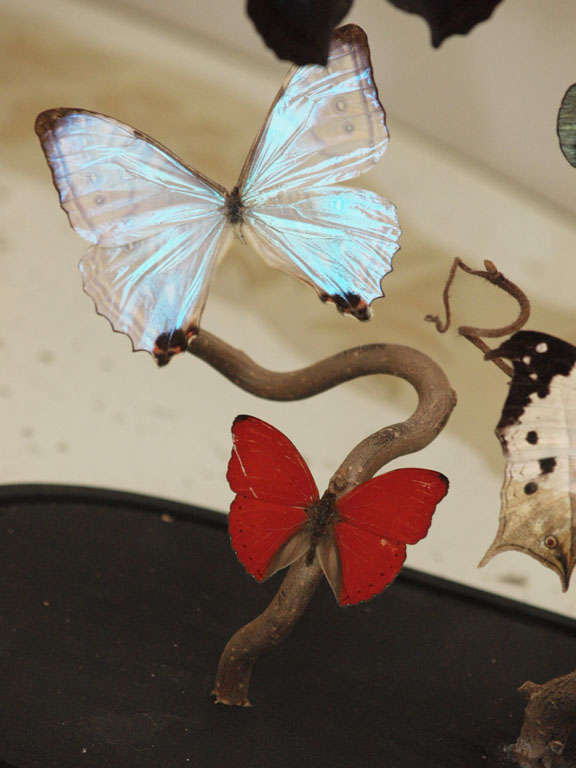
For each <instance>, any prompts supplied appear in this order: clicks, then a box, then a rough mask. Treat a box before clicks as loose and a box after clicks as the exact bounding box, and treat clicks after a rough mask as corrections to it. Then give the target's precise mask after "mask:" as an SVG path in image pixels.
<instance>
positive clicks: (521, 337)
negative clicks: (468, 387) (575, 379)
mask: <svg viewBox="0 0 576 768" xmlns="http://www.w3.org/2000/svg"><path fill="white" fill-rule="evenodd" d="M495 357H503V358H506V359H507V360H511V361H512V364H513V366H514V374H513V376H512V382H511V384H510V391H509V392H508V397H507V398H506V402H505V403H504V409H503V410H502V416H501V417H500V421H499V422H498V426H497V429H502V428H503V427H507V426H509V425H511V424H517V423H518V421H519V419H520V417H521V416H522V414H523V413H524V409H525V408H526V406H527V405H528V403H529V401H530V397H531V396H532V395H534V394H536V395H538V397H539V398H545V397H546V396H547V395H548V394H549V393H550V382H551V381H552V379H553V378H554V377H555V376H569V375H570V373H571V372H572V369H573V367H574V363H575V362H576V347H573V346H572V344H569V343H568V342H566V341H562V339H558V338H556V337H555V336H549V335H548V334H547V333H540V332H538V331H518V333H515V334H514V335H513V336H511V337H510V338H509V339H508V341H505V342H504V343H503V344H502V345H501V346H500V347H498V348H497V349H494V350H492V351H491V352H489V353H488V354H487V355H486V358H487V359H493V358H495ZM530 434H531V433H530V432H529V433H528V435H530ZM536 437H537V436H536ZM526 439H527V440H528V436H527V437H526ZM528 442H531V441H530V440H528Z"/></svg>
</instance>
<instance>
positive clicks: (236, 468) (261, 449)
mask: <svg viewBox="0 0 576 768" xmlns="http://www.w3.org/2000/svg"><path fill="white" fill-rule="evenodd" d="M232 436H233V441H234V446H233V449H232V457H231V459H230V463H229V465H228V474H227V478H228V483H229V484H230V488H231V489H232V490H233V491H234V493H236V498H235V499H234V501H233V502H232V506H231V508H230V520H229V531H230V538H231V540H232V546H233V548H234V550H235V552H236V554H237V555H238V559H239V560H240V562H241V563H242V564H243V565H244V567H245V568H246V570H247V571H248V572H249V573H251V574H252V575H253V576H254V577H255V578H256V579H258V580H259V581H261V580H262V579H265V578H268V577H269V576H271V575H272V574H273V573H275V572H276V571H277V570H279V569H280V568H284V567H285V566H286V565H289V564H290V563H291V562H293V561H294V560H296V559H298V557H301V556H302V555H303V554H305V552H306V551H307V548H308V547H309V544H310V536H309V534H308V533H307V531H306V520H307V518H306V512H305V510H306V507H308V506H310V505H311V504H313V503H314V502H315V501H317V500H318V489H317V488H316V483H315V482H314V479H313V477H312V475H311V474H310V470H309V469H308V466H307V465H306V462H305V461H304V459H303V458H302V456H301V455H300V454H299V453H298V451H297V450H296V448H295V447H294V445H293V444H292V443H291V442H290V440H288V438H287V437H286V436H285V435H283V434H282V433H281V432H280V431H279V430H277V429H275V428H274V427H272V426H271V425H270V424H267V423H266V422H264V421H261V420H260V419H256V418H254V417H253V416H238V417H237V418H236V419H235V421H234V424H233V426H232Z"/></svg>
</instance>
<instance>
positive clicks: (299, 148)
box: [36, 25, 400, 365]
mask: <svg viewBox="0 0 576 768" xmlns="http://www.w3.org/2000/svg"><path fill="white" fill-rule="evenodd" d="M36 132H37V134H38V136H39V138H40V141H41V143H42V148H43V150H44V152H45V154H46V158H47V160H48V163H49V165H50V168H51V170H52V175H53V179H54V184H55V186H56V188H57V190H58V193H59V195H60V202H61V205H62V207H63V209H64V210H65V211H66V213H67V214H68V218H69V220H70V224H71V226H72V227H73V228H74V229H75V230H76V232H78V234H79V235H81V236H82V237H83V238H84V239H85V240H88V241H89V242H90V243H92V247H91V248H90V250H89V251H88V253H87V254H86V255H85V256H84V257H83V258H82V260H81V262H80V271H81V273H82V279H83V284H84V290H85V291H86V293H88V294H89V295H90V296H91V297H92V299H93V300H94V302H95V304H96V310H97V311H98V312H99V313H100V314H101V315H104V316H105V317H107V318H108V320H109V321H110V323H111V324H112V327H113V328H114V330H116V331H121V332H122V333H126V334H127V335H128V336H129V337H130V339H131V340H132V345H133V348H134V349H135V350H147V351H148V352H151V353H153V354H154V356H155V357H156V360H157V362H158V363H159V364H160V365H164V364H166V363H167V362H168V361H169V360H170V358H171V357H172V355H174V354H176V353H177V352H182V351H184V350H185V349H186V346H187V344H188V342H189V341H190V340H191V339H192V338H193V337H194V336H195V335H197V333H198V325H199V322H200V317H201V315H202V311H203V309H204V304H205V302H206V298H207V293H208V287H209V283H210V279H211V277H212V274H213V272H214V269H215V267H216V265H217V263H218V261H219V260H220V258H221V257H222V256H223V255H224V252H225V250H226V248H227V246H228V245H229V243H230V240H231V237H232V234H233V233H234V231H235V230H236V231H237V232H238V233H239V234H240V236H242V235H245V236H246V238H247V239H248V240H249V241H250V242H251V243H252V244H253V245H254V246H255V247H256V249H257V250H258V251H259V252H260V253H261V255H262V256H263V257H264V259H265V260H266V261H267V262H268V263H269V264H270V265H271V266H274V267H277V268H279V269H281V270H283V271H284V272H287V273H288V274H290V275H293V276H294V277H297V278H298V279H300V280H302V281H304V282H305V283H308V284H309V285H311V286H312V287H313V288H315V290H316V291H317V292H318V294H319V296H320V298H321V299H322V300H323V301H332V302H334V303H335V304H336V307H337V308H338V309H339V310H340V311H341V312H346V313H350V314H352V315H354V316H355V317H357V318H359V319H360V320H367V319H368V318H369V316H370V314H369V309H368V306H369V304H370V303H371V302H372V301H373V300H374V299H375V298H377V297H379V296H381V295H382V291H381V288H380V281H381V279H382V277H384V275H386V274H387V273H388V272H389V271H390V269H391V260H392V256H393V255H394V253H395V252H396V250H397V249H398V243H397V241H398V238H399V236H400V229H399V228H398V224H397V217H396V211H395V209H394V206H393V205H392V204H391V203H389V202H387V201H386V200H384V199H382V198H381V197H379V196H378V195H376V194H375V193H373V192H369V191H367V190H361V189H349V188H345V187H339V186H332V185H333V184H334V183H335V182H339V181H343V180H344V179H349V178H353V177H355V176H358V175H360V174H362V173H364V172H365V171H367V170H369V169H370V168H371V167H372V166H373V165H374V164H375V163H376V162H377V160H378V159H379V158H380V157H381V155H382V153H383V152H384V150H385V149H386V145H387V143H388V133H387V130H386V122H385V113H384V109H383V108H382V105H381V104H380V101H379V99H378V92H377V89H376V86H375V84H374V81H373V77H372V67H371V63H370V51H369V48H368V42H367V39H366V35H365V33H364V32H363V30H361V29H360V28H359V27H357V26H354V25H347V26H345V27H341V28H340V29H338V30H336V31H335V32H334V34H333V36H332V41H331V47H330V55H329V59H328V64H327V66H326V67H321V66H305V67H293V68H292V69H291V70H290V72H289V74H288V77H287V78H286V80H285V82H284V84H283V86H282V88H281V89H280V91H279V93H278V95H277V96H276V99H275V100H274V102H273V104H272V107H271V108H270V111H269V113H268V117H267V119H266V122H265V123H264V126H263V128H262V130H261V131H260V133H259V135H258V136H257V137H256V140H255V141H254V143H253V145H252V148H251V150H250V152H249V153H248V157H247V158H246V161H245V163H244V166H243V168H242V171H241V173H240V178H239V179H238V184H237V185H236V186H235V187H234V189H233V190H232V192H227V191H226V190H225V189H224V187H222V186H220V185H219V184H217V183H215V182H213V181H210V179H207V178H206V177H205V176H203V175H202V174H201V173H199V172H198V171H195V170H193V169H192V168H188V167H187V166H186V165H184V163H182V162H181V161H180V160H179V159H178V158H177V157H176V156H175V155H173V154H172V153H171V152H169V151H168V150H167V149H166V148H165V147H163V146H162V145H161V144H159V143H158V142H156V141H154V140H153V139H151V138H149V137H148V136H145V135H144V134H143V133H141V132H140V131H137V130H135V129H134V128H131V127H130V126H128V125H124V124H123V123H120V122H118V121H117V120H114V119H113V118H110V117H106V116H105V115H100V114H96V113H93V112H89V111H87V110H82V109H51V110H47V111H46V112H42V113H41V114H40V115H39V116H38V118H37V120H36Z"/></svg>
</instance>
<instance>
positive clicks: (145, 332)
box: [36, 109, 229, 364]
mask: <svg viewBox="0 0 576 768" xmlns="http://www.w3.org/2000/svg"><path fill="white" fill-rule="evenodd" d="M36 132H37V133H38V136H39V138H40V141H41V143H42V148H43V150H44V152H45V154H46V158H47V160H48V163H49V165H50V168H51V170H52V175H53V179H54V184H55V186H56V188H57V190H58V193H59V195H60V202H61V205H62V207H63V209H64V210H65V211H66V213H67V215H68V218H69V221H70V224H71V226H72V227H73V228H74V229H75V230H76V232H78V234H79V235H81V236H82V237H83V238H84V239H85V240H88V241H89V242H90V243H92V244H93V245H92V247H91V249H90V250H89V252H88V253H87V254H86V255H85V256H84V258H83V259H82V261H81V262H80V270H81V273H82V278H83V283H84V289H85V291H86V292H87V293H88V294H89V295H90V296H91V297H92V299H93V300H94V302H95V304H96V309H97V311H98V312H99V313H100V314H102V315H104V316H105V317H107V318H108V320H109V321H110V323H111V324H112V327H113V328H114V330H116V331H121V332H122V333H126V334H127V335H128V336H129V337H130V338H131V340H132V344H133V347H134V349H143V350H147V351H148V352H151V353H153V354H154V355H155V357H156V359H157V361H158V363H159V364H164V363H166V362H168V361H169V359H170V357H171V356H172V354H175V353H176V352H179V351H183V349H184V348H185V346H186V343H187V341H188V340H189V339H190V338H191V337H192V336H193V335H194V334H195V333H196V332H197V327H198V323H199V320H200V316H201V314H202V310H203V308H204V303H205V301H206V294H207V290H208V284H209V280H210V277H211V274H212V272H213V270H214V267H215V266H216V264H217V262H218V260H219V257H220V256H221V255H222V254H223V252H224V249H225V246H226V244H227V241H228V237H227V235H228V234H229V226H228V224H227V222H226V217H225V213H224V206H225V194H226V192H225V190H224V189H223V188H222V187H220V186H219V185H217V184H215V183H213V182H211V181H210V180H208V179H206V178H205V177H203V176H201V175H200V174H199V173H197V172H196V171H193V170H192V169H190V168H187V167H186V166H185V165H184V164H183V163H182V162H181V161H180V160H178V159H177V158H176V157H174V156H173V155H172V154H171V153H170V152H169V151H168V150H167V149H165V148H164V147H162V146H161V145H160V144H158V143H156V142H155V141H154V140H153V139H150V138H149V137H147V136H145V135H144V134H142V133H140V132H139V131H136V130H135V129H133V128H131V127H130V126H127V125H124V124H123V123H120V122H118V121H117V120H113V119H112V118H109V117H106V116H105V115H98V114H95V113H92V112H88V111H85V110H75V109H53V110H48V111H47V112H43V113H42V114H40V115H39V116H38V119H37V121H36Z"/></svg>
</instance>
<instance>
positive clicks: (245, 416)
mask: <svg viewBox="0 0 576 768" xmlns="http://www.w3.org/2000/svg"><path fill="white" fill-rule="evenodd" d="M253 418H254V416H248V414H247V413H239V414H238V416H236V418H235V419H234V421H233V422H232V428H234V427H235V426H236V424H240V423H241V422H243V421H246V420H247V419H253Z"/></svg>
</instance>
